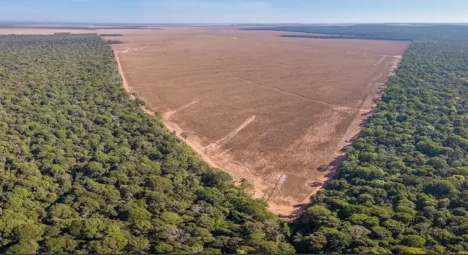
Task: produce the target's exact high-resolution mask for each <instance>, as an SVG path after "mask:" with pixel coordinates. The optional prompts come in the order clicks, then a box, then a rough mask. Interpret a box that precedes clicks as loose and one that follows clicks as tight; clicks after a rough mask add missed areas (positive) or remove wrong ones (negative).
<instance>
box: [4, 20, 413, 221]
mask: <svg viewBox="0 0 468 255" xmlns="http://www.w3.org/2000/svg"><path fill="white" fill-rule="evenodd" d="M62 31H63V30H62ZM71 32H75V33H76V31H71ZM88 32H89V31H88ZM96 32H97V33H101V32H100V31H96ZM106 32H107V33H109V32H110V31H109V30H108V31H106ZM112 32H113V33H114V32H115V33H122V34H124V36H122V37H118V40H122V41H124V42H125V43H124V44H118V45H113V48H114V50H115V52H116V55H117V57H118V60H119V62H120V64H121V69H122V70H121V71H122V72H123V75H124V77H125V80H126V82H127V81H128V84H126V85H127V90H129V92H135V93H137V96H138V97H139V98H140V99H142V100H144V101H145V102H146V103H147V107H148V108H149V109H150V110H148V111H147V112H149V113H152V112H153V111H154V112H161V113H163V116H164V119H163V120H164V123H165V124H166V126H167V127H168V128H169V129H171V130H173V131H175V132H176V134H177V135H178V136H179V137H181V133H183V132H185V133H186V134H188V138H187V139H186V142H187V143H188V144H189V145H190V146H192V148H193V149H194V150H195V151H196V152H198V154H200V155H201V156H202V158H203V159H204V160H206V161H207V162H208V163H210V164H211V165H213V166H215V167H218V168H222V169H223V170H225V171H226V172H227V173H229V174H230V175H231V176H233V177H234V178H236V179H240V178H246V179H247V180H248V181H250V182H251V183H252V184H253V185H254V196H255V197H259V198H264V199H265V200H267V201H268V204H269V206H270V210H271V211H273V212H274V213H276V214H279V215H291V214H292V213H293V212H294V211H296V210H297V209H298V208H300V207H301V205H303V204H304V203H307V202H308V200H309V197H310V195H311V194H314V193H315V192H316V191H317V190H318V189H320V187H321V185H318V186H317V185H313V183H314V182H320V183H323V182H325V181H326V180H327V179H328V178H329V177H330V176H331V175H332V174H333V172H334V169H333V166H334V165H336V164H337V161H338V160H339V159H340V158H341V157H340V156H341V152H340V151H341V149H342V148H343V147H344V146H345V145H347V144H348V143H349V141H350V139H351V138H352V137H354V136H355V135H356V134H357V133H358V132H359V128H360V124H361V122H362V121H363V120H364V119H365V118H366V116H367V115H368V113H369V111H370V110H371V109H372V106H373V104H374V102H373V101H374V100H375V99H377V98H378V96H379V92H380V91H381V90H382V88H383V85H384V84H385V82H386V80H387V77H388V75H389V74H390V73H391V72H392V70H393V69H394V68H395V67H396V65H397V64H398V63H399V61H400V60H401V55H402V54H403V52H404V51H405V49H406V48H407V46H408V43H406V42H393V41H392V42H389V41H370V40H369V41H367V40H329V39H307V38H284V37H283V38H281V37H278V35H279V34H284V33H283V32H270V31H240V30H236V29H234V28H164V30H153V31H151V30H112ZM0 33H2V30H1V29H0ZM109 38H112V37H109ZM116 39H117V38H116ZM321 165H330V168H329V171H328V172H319V171H317V168H318V167H319V166H321Z"/></svg>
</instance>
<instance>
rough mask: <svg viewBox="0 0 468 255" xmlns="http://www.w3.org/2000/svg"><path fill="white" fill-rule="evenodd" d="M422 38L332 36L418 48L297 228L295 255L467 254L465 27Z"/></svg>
mask: <svg viewBox="0 0 468 255" xmlns="http://www.w3.org/2000/svg"><path fill="white" fill-rule="evenodd" d="M274 29H276V28H273V30H274ZM282 29H284V30H287V29H288V28H280V29H279V30H282ZM305 30H307V31H305ZM322 30H326V28H325V27H321V26H317V27H307V26H304V27H295V28H293V29H291V31H305V32H323V31H322ZM377 30H378V31H380V33H379V32H378V31H377ZM417 30H418V31H415V29H413V28H408V27H403V28H395V29H392V28H391V27H390V26H386V25H384V26H383V27H382V26H372V25H369V26H367V25H363V26H353V27H351V28H345V27H338V26H331V27H329V29H328V30H326V31H328V32H326V31H325V34H327V33H328V34H332V33H333V32H336V33H338V34H344V35H346V36H347V37H352V36H355V37H360V38H369V39H378V38H386V37H390V39H391V38H393V39H398V38H402V37H405V36H408V38H410V39H411V40H413V41H414V42H412V43H411V45H410V46H409V48H408V50H407V51H406V53H405V56H404V58H403V61H402V63H401V64H400V66H399V68H398V70H397V72H396V74H395V75H394V76H392V77H390V79H389V82H388V86H387V88H386V89H385V91H384V94H383V96H382V101H381V102H379V103H378V104H377V107H376V109H374V112H373V115H372V117H371V118H370V119H369V120H368V122H367V123H366V126H365V128H364V129H363V131H362V132H361V134H360V135H359V137H358V138H357V139H356V140H355V142H354V143H353V145H352V146H351V148H349V150H348V155H347V157H346V160H345V161H344V162H343V164H342V166H341V168H340V170H339V172H338V173H337V175H336V176H335V177H334V180H332V181H330V182H329V183H328V184H327V187H326V189H324V190H323V191H321V192H319V193H318V194H317V195H316V196H314V197H312V203H313V204H314V205H313V206H312V207H310V208H309V209H307V210H306V211H304V212H303V213H302V215H301V216H300V217H299V218H298V219H297V220H296V221H295V222H294V223H293V224H292V230H293V237H292V239H293V243H294V245H295V247H296V250H297V251H298V252H301V253H320V252H325V253H331V252H345V253H403V254H405V253H406V254H422V253H426V252H427V253H466V252H468V235H467V233H468V212H467V210H466V208H468V191H467V190H468V181H467V177H468V171H467V169H468V143H467V139H468V87H467V86H466V82H465V81H466V77H468V44H467V43H466V42H467V41H468V40H467V39H468V27H465V26H434V27H431V26H428V27H424V28H417ZM445 30H446V31H445ZM288 31H289V30H288ZM359 31H360V32H359ZM410 31H413V32H411V33H410ZM430 32H431V33H432V34H430V35H428V34H429V33H430ZM331 219H332V220H331Z"/></svg>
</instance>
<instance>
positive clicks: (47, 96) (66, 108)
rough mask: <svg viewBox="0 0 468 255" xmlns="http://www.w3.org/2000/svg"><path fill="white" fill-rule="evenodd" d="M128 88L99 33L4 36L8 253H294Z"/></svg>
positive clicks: (1, 102)
mask: <svg viewBox="0 0 468 255" xmlns="http://www.w3.org/2000/svg"><path fill="white" fill-rule="evenodd" d="M138 103H139V101H133V100H131V99H130V97H129V96H128V95H127V93H126V92H125V91H124V90H123V88H122V86H121V78H120V76H119V74H118V72H117V68H116V63H115V59H114V55H113V52H112V49H111V47H110V46H109V45H107V44H106V42H105V41H104V40H102V39H101V38H100V37H98V36H97V35H95V34H94V35H93V34H89V35H67V34H57V35H51V36H38V35H29V36H27V35H21V36H14V35H10V36H0V187H1V189H0V190H1V194H2V195H1V196H0V253H21V254H25V253H36V252H38V253H122V252H123V253H171V252H174V253H211V254H213V253H293V252H294V248H293V247H292V246H291V245H290V244H289V243H288V242H287V237H288V233H289V229H288V225H287V224H285V223H284V222H281V221H279V220H278V219H277V218H276V217H275V216H274V215H272V214H271V213H270V212H268V210H267V209H266V203H265V202H264V201H262V200H254V199H251V198H250V197H249V195H248V192H249V191H248V190H246V189H245V187H244V185H240V186H234V185H233V182H232V180H231V178H230V177H229V176H228V175H227V174H225V173H223V172H222V171H214V170H212V169H210V168H209V167H208V166H207V164H205V163H204V162H202V161H201V160H200V159H199V158H198V157H197V156H195V155H194V153H193V152H192V151H191V150H190V149H189V148H188V147H187V146H186V145H185V144H184V143H183V142H181V141H180V140H178V139H177V138H176V137H175V136H174V135H173V134H172V133H169V132H168V131H167V130H166V129H165V128H164V127H163V125H162V123H161V121H160V120H158V119H156V118H153V117H151V116H149V115H146V114H144V113H143V112H142V111H141V110H140V109H139V105H138Z"/></svg>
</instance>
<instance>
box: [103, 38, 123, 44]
mask: <svg viewBox="0 0 468 255" xmlns="http://www.w3.org/2000/svg"><path fill="white" fill-rule="evenodd" d="M106 43H107V44H122V43H124V42H122V41H119V40H111V39H109V40H106Z"/></svg>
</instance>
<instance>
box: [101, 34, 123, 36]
mask: <svg viewBox="0 0 468 255" xmlns="http://www.w3.org/2000/svg"><path fill="white" fill-rule="evenodd" d="M99 36H123V35H122V34H99Z"/></svg>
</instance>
